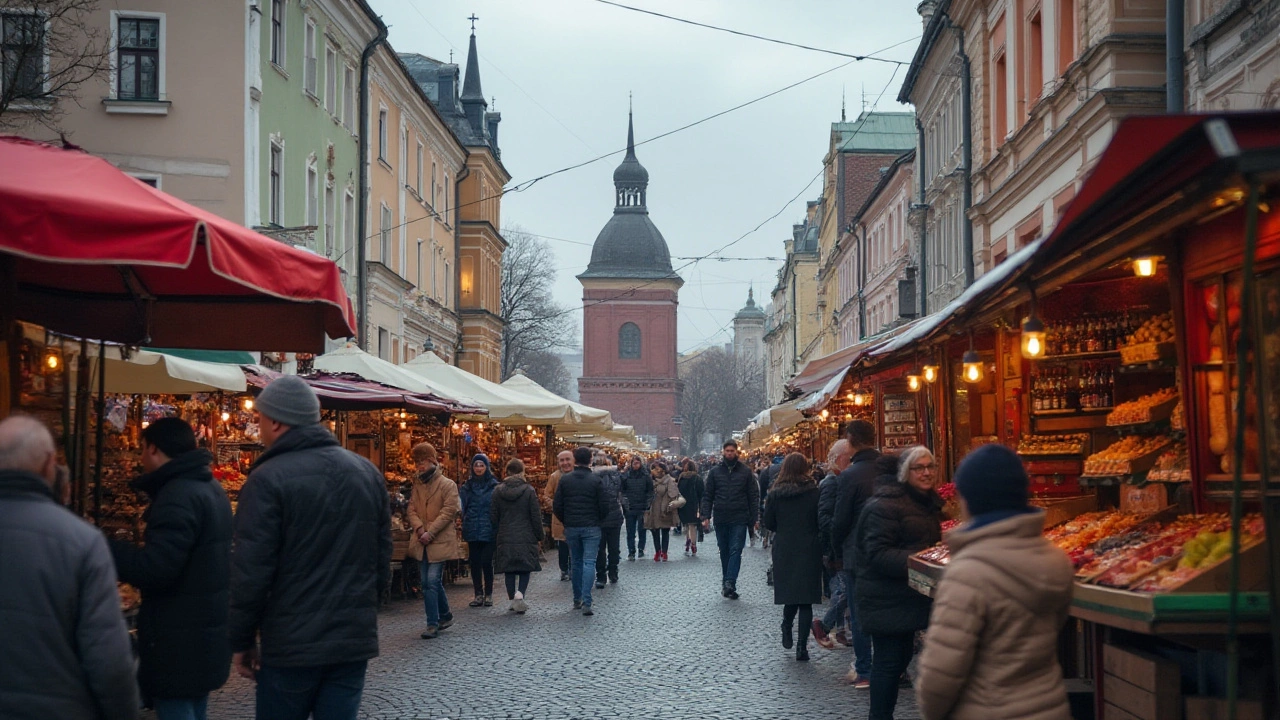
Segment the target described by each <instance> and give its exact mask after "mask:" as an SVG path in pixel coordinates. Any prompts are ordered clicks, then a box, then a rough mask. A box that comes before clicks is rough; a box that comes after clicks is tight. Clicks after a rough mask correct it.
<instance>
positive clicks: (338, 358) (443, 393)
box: [313, 343, 484, 407]
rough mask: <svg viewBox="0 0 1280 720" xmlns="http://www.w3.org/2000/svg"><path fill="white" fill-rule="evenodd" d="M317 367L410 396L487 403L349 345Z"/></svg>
mask: <svg viewBox="0 0 1280 720" xmlns="http://www.w3.org/2000/svg"><path fill="white" fill-rule="evenodd" d="M313 367H314V368H315V369H316V370H323V371H325V372H331V373H352V374H355V375H359V376H360V377H362V378H364V379H365V380H372V381H374V382H380V383H382V384H383V385H390V386H391V387H396V388H400V389H401V390H408V391H409V392H415V393H430V394H432V395H435V396H437V397H440V398H443V399H445V400H456V401H458V402H460V403H462V404H464V405H476V406H479V407H483V406H484V403H481V402H476V401H474V400H473V399H472V398H469V397H464V396H462V395H458V394H456V393H452V392H449V391H448V390H447V389H445V388H443V387H438V386H436V385H435V384H433V383H431V382H429V381H428V380H427V379H426V378H424V377H422V376H420V375H418V374H416V373H412V372H409V371H407V370H405V369H404V368H402V367H401V366H399V365H396V364H394V363H389V362H387V361H386V360H383V359H382V358H380V357H377V356H375V355H370V354H369V353H367V352H365V351H364V350H361V349H360V347H359V346H358V345H356V344H355V343H347V344H346V345H344V346H343V347H340V348H338V349H337V350H333V351H331V352H327V353H325V354H324V355H320V356H318V357H317V358H316V359H315V363H314V365H313Z"/></svg>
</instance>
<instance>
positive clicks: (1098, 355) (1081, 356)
mask: <svg viewBox="0 0 1280 720" xmlns="http://www.w3.org/2000/svg"><path fill="white" fill-rule="evenodd" d="M1118 357H1120V351H1119V350H1098V351H1097V352H1083V353H1071V354H1070V355H1045V356H1044V357H1042V358H1039V362H1071V361H1073V360H1105V359H1107V358H1118Z"/></svg>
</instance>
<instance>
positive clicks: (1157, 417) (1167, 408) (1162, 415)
mask: <svg viewBox="0 0 1280 720" xmlns="http://www.w3.org/2000/svg"><path fill="white" fill-rule="evenodd" d="M1178 401H1179V398H1178V397H1177V396H1176V395H1175V396H1174V397H1171V398H1169V399H1168V400H1165V401H1164V402H1162V403H1158V404H1156V405H1152V406H1151V407H1149V408H1147V413H1146V417H1144V418H1142V419H1139V420H1137V421H1134V422H1116V421H1114V420H1113V417H1114V413H1112V414H1109V415H1107V427H1126V426H1129V425H1146V424H1148V423H1154V422H1161V421H1163V420H1168V419H1169V418H1170V417H1171V416H1172V415H1173V409H1174V408H1175V407H1177V406H1178Z"/></svg>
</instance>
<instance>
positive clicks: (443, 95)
mask: <svg viewBox="0 0 1280 720" xmlns="http://www.w3.org/2000/svg"><path fill="white" fill-rule="evenodd" d="M436 84H437V86H438V87H439V95H438V98H439V100H438V102H437V103H436V105H437V107H438V109H439V110H440V112H441V113H443V114H445V115H456V114H457V113H458V66H457V65H454V64H452V63H450V64H447V65H441V66H440V69H439V70H437V71H436Z"/></svg>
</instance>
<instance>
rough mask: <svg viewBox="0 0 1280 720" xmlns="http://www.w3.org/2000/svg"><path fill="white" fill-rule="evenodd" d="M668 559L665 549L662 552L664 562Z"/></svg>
mask: <svg viewBox="0 0 1280 720" xmlns="http://www.w3.org/2000/svg"><path fill="white" fill-rule="evenodd" d="M666 561H667V553H666V552H665V551H664V552H663V553H662V562H666Z"/></svg>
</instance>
